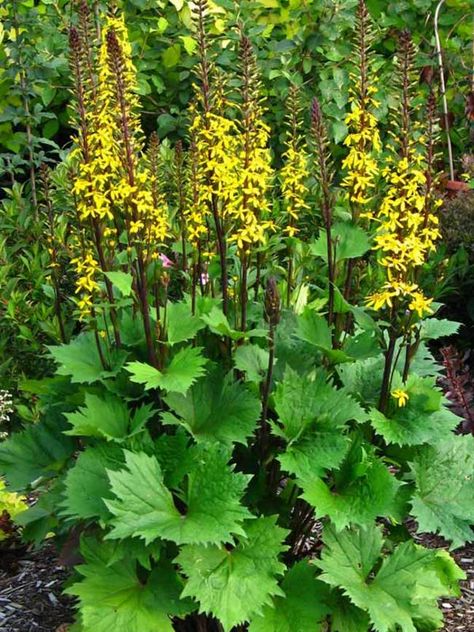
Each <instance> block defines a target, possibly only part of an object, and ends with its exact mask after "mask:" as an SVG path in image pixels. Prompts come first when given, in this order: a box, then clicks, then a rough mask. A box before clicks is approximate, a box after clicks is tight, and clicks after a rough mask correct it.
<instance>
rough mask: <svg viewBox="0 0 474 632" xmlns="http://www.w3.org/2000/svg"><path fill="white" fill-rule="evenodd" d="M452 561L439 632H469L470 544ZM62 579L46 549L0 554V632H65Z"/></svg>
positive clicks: (473, 597) (67, 616) (473, 615)
mask: <svg viewBox="0 0 474 632" xmlns="http://www.w3.org/2000/svg"><path fill="white" fill-rule="evenodd" d="M416 539H417V540H418V541H419V542H420V543H422V544H423V545H424V546H433V547H445V546H446V543H445V542H444V541H443V540H442V539H441V538H438V537H435V536H426V535H424V536H421V537H418V536H417V537H416ZM454 557H455V558H456V561H457V562H458V564H459V565H460V566H461V567H462V568H463V569H464V571H465V573H466V575H467V579H466V580H465V581H463V582H462V595H461V597H460V598H459V599H450V600H444V601H442V603H441V607H442V609H443V612H444V615H445V626H444V627H443V632H474V544H471V545H469V546H467V547H465V548H463V549H459V550H457V551H455V552H454ZM67 577H68V571H67V569H65V568H64V567H62V566H60V565H59V563H58V559H57V555H56V552H55V550H54V548H53V547H52V546H51V545H48V546H46V547H44V548H42V549H40V550H37V551H34V550H33V551H32V550H27V549H19V550H18V549H16V550H12V551H6V552H5V551H0V632H66V631H67V627H68V626H67V624H68V622H71V621H72V620H73V618H74V611H73V607H72V602H71V600H70V599H69V598H68V597H66V596H64V595H63V594H62V587H63V584H64V582H65V580H66V579H67ZM115 632H128V631H127V630H116V631H115ZM143 632H152V631H151V630H150V631H148V630H143ZM153 632H155V631H153ZM308 632H310V631H308Z"/></svg>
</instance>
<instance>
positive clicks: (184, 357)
mask: <svg viewBox="0 0 474 632" xmlns="http://www.w3.org/2000/svg"><path fill="white" fill-rule="evenodd" d="M201 351H202V349H201V348H200V347H185V348H184V349H181V350H180V351H178V353H177V354H176V355H175V356H174V357H173V359H172V360H171V362H170V364H169V366H168V367H167V368H166V369H165V370H164V371H163V372H162V371H159V370H158V369H155V368H154V367H152V366H151V365H149V364H146V362H129V363H128V364H127V365H126V367H125V368H126V369H127V371H128V372H129V373H131V378H130V379H131V381H132V382H136V383H137V384H144V385H145V390H149V389H151V388H162V389H164V390H165V391H169V392H172V393H185V392H186V391H187V390H188V388H189V387H190V386H192V385H193V384H194V382H195V381H196V380H197V379H198V378H199V377H201V376H202V375H204V373H205V369H204V366H205V364H206V363H207V359H206V358H205V357H204V356H203V355H202V353H201Z"/></svg>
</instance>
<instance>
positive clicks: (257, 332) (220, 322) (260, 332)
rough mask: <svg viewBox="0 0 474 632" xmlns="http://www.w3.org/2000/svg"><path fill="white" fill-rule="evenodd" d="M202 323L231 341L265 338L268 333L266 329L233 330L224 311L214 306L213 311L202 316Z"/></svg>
mask: <svg viewBox="0 0 474 632" xmlns="http://www.w3.org/2000/svg"><path fill="white" fill-rule="evenodd" d="M201 318H202V321H203V322H204V323H205V324H206V325H207V326H208V327H209V329H210V330H211V331H212V333H214V334H217V335H219V336H226V337H228V338H230V339H231V340H242V339H244V338H252V337H257V338H265V337H266V336H268V331H267V330H265V329H250V330H249V331H245V332H244V331H237V330H236V329H232V327H231V326H230V323H229V321H228V319H227V316H226V315H225V314H224V312H223V311H222V309H220V308H219V307H217V306H216V305H214V306H213V307H212V309H211V311H210V312H209V313H207V314H203V315H202V316H201Z"/></svg>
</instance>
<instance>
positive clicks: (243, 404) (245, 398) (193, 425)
mask: <svg viewBox="0 0 474 632" xmlns="http://www.w3.org/2000/svg"><path fill="white" fill-rule="evenodd" d="M165 402H166V403H167V405H168V406H169V408H170V410H171V412H165V413H163V415H162V417H161V419H162V421H163V423H165V424H170V425H181V426H183V427H184V428H185V429H186V430H187V431H188V432H189V433H190V434H191V435H192V437H193V438H194V439H195V440H196V441H197V442H202V441H207V442H215V441H219V442H221V443H223V444H226V445H229V446H230V445H232V444H233V443H242V444H245V443H246V441H247V438H248V437H249V436H250V435H251V434H252V433H253V432H254V430H255V428H256V424H257V421H258V418H259V416H260V402H259V400H258V399H257V397H255V395H253V394H252V393H251V392H250V391H249V390H247V389H246V387H245V386H244V385H243V384H241V383H239V382H234V381H233V380H232V376H231V375H230V374H228V375H227V376H223V375H222V373H217V372H213V373H211V374H209V375H208V376H206V377H205V378H204V379H201V380H199V381H198V383H197V384H195V385H194V386H193V387H192V388H191V389H190V390H189V391H188V393H187V394H186V395H180V394H174V393H170V394H169V395H167V396H166V398H165Z"/></svg>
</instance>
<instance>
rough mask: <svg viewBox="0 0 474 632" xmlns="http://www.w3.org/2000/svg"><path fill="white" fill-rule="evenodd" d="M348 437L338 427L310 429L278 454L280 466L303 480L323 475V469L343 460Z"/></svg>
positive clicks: (337, 465) (334, 465) (335, 465)
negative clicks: (319, 429)
mask: <svg viewBox="0 0 474 632" xmlns="http://www.w3.org/2000/svg"><path fill="white" fill-rule="evenodd" d="M348 444H349V438H348V437H347V436H344V435H343V434H342V433H341V431H340V430H339V429H337V428H336V429H333V430H324V429H323V430H321V431H318V430H311V431H308V432H306V433H305V434H304V435H303V436H302V437H301V439H299V440H298V441H295V442H294V443H292V444H291V445H290V446H289V447H287V448H286V450H285V452H284V453H283V454H280V456H279V457H278V460H279V461H280V463H281V466H282V468H283V469H284V470H285V471H286V472H289V473H290V474H294V475H295V476H296V477H297V478H299V479H301V480H304V479H310V478H311V477H312V476H323V474H324V471H325V470H329V469H335V468H337V467H339V465H340V464H341V463H342V461H343V460H344V455H345V454H346V452H347V447H348Z"/></svg>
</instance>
